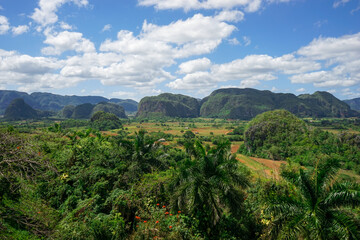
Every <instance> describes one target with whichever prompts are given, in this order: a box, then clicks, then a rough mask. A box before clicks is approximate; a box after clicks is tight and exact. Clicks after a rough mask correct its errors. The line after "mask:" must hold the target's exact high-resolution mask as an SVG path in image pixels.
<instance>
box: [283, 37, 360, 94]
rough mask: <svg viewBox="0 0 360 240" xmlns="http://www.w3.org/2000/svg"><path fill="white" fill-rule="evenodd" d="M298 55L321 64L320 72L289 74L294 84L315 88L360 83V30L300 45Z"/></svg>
mask: <svg viewBox="0 0 360 240" xmlns="http://www.w3.org/2000/svg"><path fill="white" fill-rule="evenodd" d="M298 54H300V55H302V56H303V57H305V58H308V59H311V60H317V61H319V62H324V64H323V69H322V70H321V71H316V72H309V73H304V74H300V75H295V76H292V77H290V79H291V81H292V82H293V83H313V84H314V86H318V87H329V86H353V85H355V84H359V83H360V59H359V56H360V33H357V34H353V35H345V36H342V37H339V38H318V39H315V40H313V41H312V42H311V43H310V44H309V45H308V46H305V47H303V48H300V49H299V51H298Z"/></svg>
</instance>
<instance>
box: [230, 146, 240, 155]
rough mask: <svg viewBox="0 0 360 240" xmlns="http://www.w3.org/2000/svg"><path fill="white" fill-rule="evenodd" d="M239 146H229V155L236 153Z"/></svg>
mask: <svg viewBox="0 0 360 240" xmlns="http://www.w3.org/2000/svg"><path fill="white" fill-rule="evenodd" d="M239 147H240V145H231V153H236V152H237V151H238V150H239Z"/></svg>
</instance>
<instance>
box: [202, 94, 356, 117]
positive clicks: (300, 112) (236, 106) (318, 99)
mask: <svg viewBox="0 0 360 240" xmlns="http://www.w3.org/2000/svg"><path fill="white" fill-rule="evenodd" d="M275 109H285V110H288V111H290V112H291V113H293V114H295V115H297V116H299V117H352V116H358V115H359V114H358V113H357V112H355V111H353V110H351V109H350V107H349V106H348V105H347V104H346V103H344V102H342V101H340V100H339V99H337V98H336V97H334V96H333V95H331V94H330V93H328V92H315V93H314V94H311V95H310V94H303V95H300V96H298V97H297V96H295V95H294V94H290V93H273V92H270V91H261V90H256V89H251V88H245V89H239V88H227V89H218V90H215V91H214V92H212V93H211V94H210V96H208V97H206V98H204V99H203V100H202V101H201V109H200V116H201V117H217V118H230V119H244V120H248V119H252V118H253V117H255V116H256V115H258V114H260V113H263V112H266V111H270V110H275Z"/></svg>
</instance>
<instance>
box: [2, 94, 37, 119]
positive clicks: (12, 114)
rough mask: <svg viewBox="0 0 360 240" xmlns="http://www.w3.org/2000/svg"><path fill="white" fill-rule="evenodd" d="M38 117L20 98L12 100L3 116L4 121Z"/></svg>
mask: <svg viewBox="0 0 360 240" xmlns="http://www.w3.org/2000/svg"><path fill="white" fill-rule="evenodd" d="M38 117H39V116H38V114H37V112H36V110H35V109H33V108H32V107H30V105H28V104H26V103H25V101H24V99H22V98H16V99H14V100H12V101H11V102H10V104H9V106H8V107H7V108H6V110H5V114H4V118H5V119H6V120H24V119H35V118H38Z"/></svg>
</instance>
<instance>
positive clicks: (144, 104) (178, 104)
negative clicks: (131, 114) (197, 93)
mask: <svg viewBox="0 0 360 240" xmlns="http://www.w3.org/2000/svg"><path fill="white" fill-rule="evenodd" d="M199 109H200V104H199V101H198V100H197V99H195V98H192V97H189V96H185V95H181V94H171V93H163V94H160V95H159V96H156V97H145V98H143V99H141V101H140V103H139V110H138V112H137V114H136V117H139V118H144V117H185V118H186V117H187V118H195V117H198V116H199Z"/></svg>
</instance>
